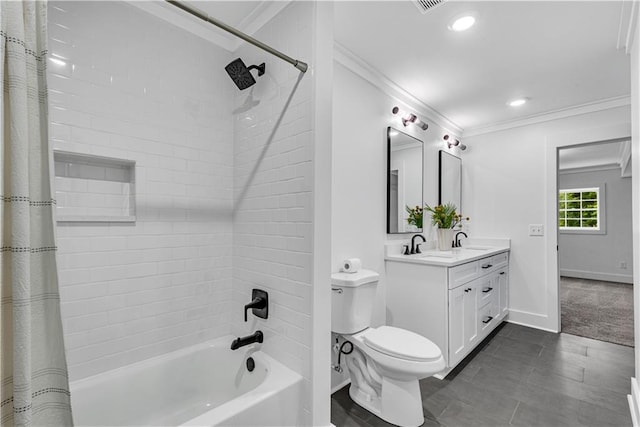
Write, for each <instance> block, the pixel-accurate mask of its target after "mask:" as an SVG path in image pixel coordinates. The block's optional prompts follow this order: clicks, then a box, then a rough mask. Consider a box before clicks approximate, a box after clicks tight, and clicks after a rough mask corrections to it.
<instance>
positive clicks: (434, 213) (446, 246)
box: [425, 203, 469, 251]
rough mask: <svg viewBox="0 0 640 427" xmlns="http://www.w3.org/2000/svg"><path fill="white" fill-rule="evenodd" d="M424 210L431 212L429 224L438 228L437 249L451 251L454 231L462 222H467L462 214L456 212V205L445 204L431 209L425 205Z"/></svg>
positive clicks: (460, 226)
mask: <svg viewBox="0 0 640 427" xmlns="http://www.w3.org/2000/svg"><path fill="white" fill-rule="evenodd" d="M425 210H427V211H428V212H431V224H432V225H435V226H436V227H438V249H440V250H441V251H448V250H451V246H452V242H453V232H454V229H455V228H456V227H457V228H462V221H463V220H467V221H468V220H469V218H464V217H463V216H462V214H459V213H457V212H456V205H454V204H453V203H446V204H444V205H438V206H435V207H433V208H432V207H431V206H429V205H425Z"/></svg>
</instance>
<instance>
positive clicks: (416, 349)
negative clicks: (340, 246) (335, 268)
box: [331, 270, 445, 427]
mask: <svg viewBox="0 0 640 427" xmlns="http://www.w3.org/2000/svg"><path fill="white" fill-rule="evenodd" d="M378 278H379V275H378V273H376V272H375V271H370V270H360V271H358V272H356V273H333V274H332V275H331V303H332V308H331V330H332V331H333V332H334V333H336V334H339V336H340V337H339V343H340V348H343V349H344V351H343V354H342V357H344V359H345V361H346V365H347V369H348V370H349V375H350V377H351V386H350V387H349V396H351V399H353V400H354V401H355V402H356V403H357V404H358V405H360V406H362V407H363V408H365V409H367V410H368V411H370V412H372V413H373V414H375V415H377V416H378V417H380V418H382V419H383V420H385V421H387V422H390V423H392V424H395V425H398V426H402V427H405V426H406V427H415V426H419V425H422V423H424V414H423V411H422V396H421V394H420V386H419V384H418V381H419V380H420V379H422V378H426V377H429V376H431V375H433V374H435V373H437V372H439V371H441V370H443V369H444V368H445V361H444V357H443V356H442V351H440V348H438V346H437V345H435V344H434V343H433V342H431V341H429V340H428V339H426V338H425V337H423V336H421V335H418V334H416V333H414V332H411V331H407V330H405V329H400V328H395V327H392V326H380V327H377V328H372V327H371V311H372V308H373V302H374V298H375V294H376V287H377V285H378ZM345 341H349V342H350V343H351V344H352V346H349V345H348V344H347V345H343V343H344V342H345Z"/></svg>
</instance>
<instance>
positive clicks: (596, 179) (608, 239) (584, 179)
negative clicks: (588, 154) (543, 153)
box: [550, 168, 633, 283]
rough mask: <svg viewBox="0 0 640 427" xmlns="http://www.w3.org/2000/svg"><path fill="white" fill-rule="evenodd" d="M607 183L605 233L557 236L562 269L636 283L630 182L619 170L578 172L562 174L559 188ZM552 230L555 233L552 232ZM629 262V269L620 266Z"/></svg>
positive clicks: (570, 274) (571, 273) (570, 273)
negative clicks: (631, 231)
mask: <svg viewBox="0 0 640 427" xmlns="http://www.w3.org/2000/svg"><path fill="white" fill-rule="evenodd" d="M603 184H604V188H605V197H604V200H603V201H602V202H601V207H603V208H604V210H605V213H604V217H605V230H606V234H584V233H564V232H562V231H560V233H559V235H558V244H559V246H560V249H559V256H558V262H559V268H560V274H561V275H562V276H568V277H581V278H585V279H593V280H609V281H613V282H623V283H633V275H632V271H633V252H632V250H633V245H632V240H633V239H632V234H631V233H629V230H630V229H631V225H632V218H631V179H630V178H622V177H621V176H620V168H614V169H607V170H597V171H589V172H579V173H575V172H572V173H564V172H561V173H560V175H559V176H558V188H559V189H569V188H585V187H598V186H601V185H603ZM550 231H552V230H550ZM621 262H624V263H626V268H622V267H620V263H621Z"/></svg>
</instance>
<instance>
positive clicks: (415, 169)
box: [387, 127, 424, 234]
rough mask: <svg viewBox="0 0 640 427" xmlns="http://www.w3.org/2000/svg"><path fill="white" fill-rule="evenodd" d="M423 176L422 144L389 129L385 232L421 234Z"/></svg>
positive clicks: (415, 139) (395, 130) (417, 140)
mask: <svg viewBox="0 0 640 427" xmlns="http://www.w3.org/2000/svg"><path fill="white" fill-rule="evenodd" d="M423 176H424V175H423V147H422V141H420V140H419V139H417V138H414V137H412V136H410V135H407V134H406V133H403V132H400V131H399V130H397V129H394V128H392V127H388V128H387V233H389V234H397V233H418V232H421V231H422V208H423V207H424V202H423V199H422V197H423V196H422V195H423V191H422V181H423V178H422V177H423ZM418 208H419V209H418Z"/></svg>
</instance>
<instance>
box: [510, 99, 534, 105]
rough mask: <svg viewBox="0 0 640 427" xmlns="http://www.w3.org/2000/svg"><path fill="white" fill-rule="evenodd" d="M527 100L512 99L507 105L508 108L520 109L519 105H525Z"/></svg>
mask: <svg viewBox="0 0 640 427" xmlns="http://www.w3.org/2000/svg"><path fill="white" fill-rule="evenodd" d="M528 100H529V98H518V99H514V100H513V101H509V102H507V105H508V106H509V107H520V106H521V105H524V104H526V103H527V101H528Z"/></svg>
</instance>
